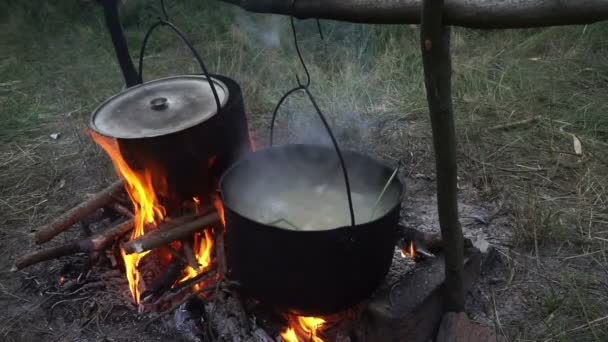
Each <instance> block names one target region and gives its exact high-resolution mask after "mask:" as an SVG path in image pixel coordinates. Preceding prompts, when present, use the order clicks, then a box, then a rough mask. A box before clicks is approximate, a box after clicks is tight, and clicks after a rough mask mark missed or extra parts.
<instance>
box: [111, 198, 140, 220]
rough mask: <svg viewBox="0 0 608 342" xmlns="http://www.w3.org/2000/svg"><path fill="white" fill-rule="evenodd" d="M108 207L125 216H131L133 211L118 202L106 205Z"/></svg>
mask: <svg viewBox="0 0 608 342" xmlns="http://www.w3.org/2000/svg"><path fill="white" fill-rule="evenodd" d="M108 208H110V209H111V210H113V211H115V212H116V213H118V214H121V215H124V216H126V217H129V218H131V217H133V216H134V215H133V212H132V211H131V210H130V209H129V208H127V207H125V206H124V205H122V204H120V203H118V202H112V203H110V204H109V205H108Z"/></svg>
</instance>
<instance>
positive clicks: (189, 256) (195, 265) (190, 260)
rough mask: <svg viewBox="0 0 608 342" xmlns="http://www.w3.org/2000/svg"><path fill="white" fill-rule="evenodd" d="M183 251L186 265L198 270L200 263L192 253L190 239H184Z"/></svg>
mask: <svg viewBox="0 0 608 342" xmlns="http://www.w3.org/2000/svg"><path fill="white" fill-rule="evenodd" d="M183 251H184V256H185V257H186V260H187V261H188V265H190V267H192V268H193V269H195V270H197V271H198V269H199V268H200V267H201V265H199V263H198V261H197V260H196V256H195V255H194V250H193V249H192V241H190V240H188V241H184V247H183Z"/></svg>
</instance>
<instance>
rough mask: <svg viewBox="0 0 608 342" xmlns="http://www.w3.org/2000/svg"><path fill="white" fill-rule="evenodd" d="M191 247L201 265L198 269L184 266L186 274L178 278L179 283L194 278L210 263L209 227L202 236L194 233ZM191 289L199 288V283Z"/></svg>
mask: <svg viewBox="0 0 608 342" xmlns="http://www.w3.org/2000/svg"><path fill="white" fill-rule="evenodd" d="M193 249H194V255H195V256H196V261H197V262H198V264H199V265H200V266H201V267H200V269H199V270H198V271H197V270H196V269H194V268H192V266H188V267H186V269H185V272H186V275H185V276H184V277H183V278H182V279H180V280H179V282H180V283H181V282H183V281H185V280H188V279H191V278H194V277H195V276H196V275H198V274H199V273H201V272H203V271H204V270H206V269H207V268H208V267H209V265H211V253H212V252H213V236H212V235H211V233H210V232H209V229H206V230H205V236H204V237H202V236H201V234H200V233H197V234H196V235H194V246H193ZM193 289H194V290H195V291H198V290H199V289H200V285H199V284H195V285H194V286H193Z"/></svg>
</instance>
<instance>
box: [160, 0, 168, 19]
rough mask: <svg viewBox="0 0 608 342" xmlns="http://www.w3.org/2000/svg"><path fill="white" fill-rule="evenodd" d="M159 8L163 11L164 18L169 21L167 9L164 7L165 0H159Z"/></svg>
mask: <svg viewBox="0 0 608 342" xmlns="http://www.w3.org/2000/svg"><path fill="white" fill-rule="evenodd" d="M160 10H161V11H162V12H163V16H165V20H166V21H169V14H167V9H166V8H165V0H160Z"/></svg>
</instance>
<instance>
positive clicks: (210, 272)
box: [168, 264, 217, 294]
mask: <svg viewBox="0 0 608 342" xmlns="http://www.w3.org/2000/svg"><path fill="white" fill-rule="evenodd" d="M216 274H217V267H216V265H214V264H211V265H210V266H209V268H208V269H206V270H205V271H203V272H201V273H200V274H197V275H196V276H194V277H192V278H190V279H188V280H184V281H182V282H181V283H179V284H177V285H175V286H174V287H172V288H171V289H170V290H168V293H171V294H175V293H179V292H181V291H182V290H183V289H186V288H189V287H192V286H193V285H195V284H198V283H200V282H202V281H204V280H207V279H209V278H211V277H213V276H215V275H216Z"/></svg>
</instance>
